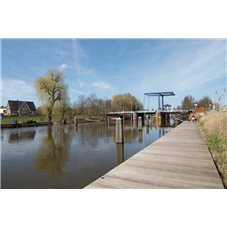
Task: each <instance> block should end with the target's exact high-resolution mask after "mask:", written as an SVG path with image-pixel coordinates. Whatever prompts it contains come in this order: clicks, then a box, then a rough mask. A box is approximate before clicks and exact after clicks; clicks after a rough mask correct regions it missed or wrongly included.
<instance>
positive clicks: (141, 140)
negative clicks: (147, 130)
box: [138, 131, 143, 144]
mask: <svg viewBox="0 0 227 227" xmlns="http://www.w3.org/2000/svg"><path fill="white" fill-rule="evenodd" d="M138 141H139V143H141V144H142V143H143V131H138Z"/></svg>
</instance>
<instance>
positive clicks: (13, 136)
mask: <svg viewBox="0 0 227 227" xmlns="http://www.w3.org/2000/svg"><path fill="white" fill-rule="evenodd" d="M35 134H36V131H35V130H30V131H22V132H10V133H9V136H8V142H9V143H19V142H20V141H28V140H34V138H35Z"/></svg>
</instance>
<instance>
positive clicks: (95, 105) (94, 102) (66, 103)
mask: <svg viewBox="0 0 227 227" xmlns="http://www.w3.org/2000/svg"><path fill="white" fill-rule="evenodd" d="M35 90H36V94H37V96H38V97H39V99H40V101H41V103H42V105H41V107H40V108H39V110H40V112H41V113H43V114H46V115H47V117H48V122H52V118H53V114H58V115H60V116H61V120H63V119H64V117H65V114H66V113H71V114H80V115H104V114H105V113H106V112H110V111H130V110H132V111H134V110H141V109H143V104H142V103H141V102H140V101H139V100H138V99H137V98H136V97H135V96H133V95H131V94H130V93H126V94H118V95H114V96H113V97H112V99H102V98H98V97H97V96H96V95H95V94H90V95H88V96H85V95H80V96H79V97H78V99H77V101H76V102H74V103H73V104H71V103H70V99H69V96H68V87H67V85H66V84H65V83H64V75H63V72H62V71H60V70H50V71H48V72H47V73H46V74H45V75H43V76H40V77H38V78H37V80H36V81H35Z"/></svg>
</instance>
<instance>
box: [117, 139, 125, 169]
mask: <svg viewBox="0 0 227 227" xmlns="http://www.w3.org/2000/svg"><path fill="white" fill-rule="evenodd" d="M116 154H117V164H118V165H120V164H121V163H122V162H124V144H123V143H116Z"/></svg>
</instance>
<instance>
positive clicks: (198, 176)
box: [85, 122, 223, 188]
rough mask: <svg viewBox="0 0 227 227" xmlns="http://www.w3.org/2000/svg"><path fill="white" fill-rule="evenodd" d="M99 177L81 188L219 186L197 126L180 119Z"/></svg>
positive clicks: (217, 175) (220, 186)
mask: <svg viewBox="0 0 227 227" xmlns="http://www.w3.org/2000/svg"><path fill="white" fill-rule="evenodd" d="M102 178H103V179H102ZM102 178H99V179H97V180H96V181H94V182H93V183H91V184H90V185H88V186H87V187H85V188H223V184H222V181H221V178H220V176H219V174H218V172H217V169H216V167H215V164H214V162H213V160H212V158H211V155H210V153H209V151H208V148H207V146H206V144H205V143H204V141H203V140H202V138H201V135H200V132H199V130H198V128H197V125H196V123H191V122H183V123H182V124H180V125H179V126H177V127H176V128H175V129H173V130H172V131H171V132H169V133H168V134H166V135H165V136H163V137H161V138H160V139H159V140H157V141H155V142H154V143H152V144H151V145H149V146H148V147H146V148H144V149H143V150H142V151H140V152H138V153H137V154H135V155H134V156H132V157H131V158H130V159H128V160H127V161H125V162H124V163H122V164H121V165H119V166H117V167H116V168H114V169H113V170H111V171H110V172H108V173H106V174H105V175H104V176H103V177H102Z"/></svg>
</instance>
